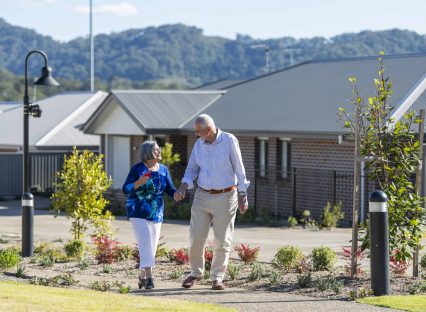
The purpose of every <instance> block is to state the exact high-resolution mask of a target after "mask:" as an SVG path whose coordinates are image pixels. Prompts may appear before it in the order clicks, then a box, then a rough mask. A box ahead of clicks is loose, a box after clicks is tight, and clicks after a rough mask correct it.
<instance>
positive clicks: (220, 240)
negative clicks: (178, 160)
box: [123, 114, 250, 290]
mask: <svg viewBox="0 0 426 312" xmlns="http://www.w3.org/2000/svg"><path fill="white" fill-rule="evenodd" d="M195 134H196V135H197V136H198V137H199V138H198V139H197V141H196V142H195V145H194V148H193V149H192V153H191V156H190V158H189V162H188V167H187V168H186V171H185V175H184V177H183V179H182V184H181V186H180V187H179V189H178V190H176V188H175V187H174V185H173V182H172V179H171V177H170V173H169V171H168V169H167V167H166V166H164V165H162V164H160V163H159V161H160V160H161V149H160V148H159V147H158V145H157V143H156V142H155V141H146V142H144V143H142V144H141V146H140V149H139V151H140V157H141V162H139V163H137V164H135V165H134V166H133V167H132V168H131V169H130V172H129V175H128V177H127V179H126V182H125V183H124V186H123V192H124V193H126V194H128V199H127V217H128V218H129V219H130V221H131V224H132V228H133V232H134V234H135V237H136V240H137V244H138V249H139V257H140V266H139V267H140V275H139V282H138V285H139V289H140V288H142V287H145V289H152V288H154V281H153V275H152V267H154V266H155V252H156V249H157V245H158V240H159V237H160V230H161V223H162V222H163V213H164V200H163V197H164V193H166V194H167V195H169V196H170V197H172V198H174V200H175V201H176V202H179V201H181V200H183V199H184V198H185V195H186V191H187V189H191V188H193V187H194V181H195V180H197V185H198V188H197V190H196V192H195V197H194V200H193V203H192V207H191V222H190V227H189V232H190V235H189V236H190V240H189V262H190V266H191V273H190V274H189V275H188V276H187V277H186V278H185V280H184V281H183V283H182V287H184V288H190V287H192V286H193V285H194V283H195V282H196V281H198V280H200V279H201V277H202V276H203V271H204V245H205V243H206V239H207V235H208V232H209V229H210V225H211V224H212V225H213V233H214V252H213V262H212V265H211V275H210V276H211V282H212V289H214V290H223V289H225V286H224V284H223V279H224V277H225V272H226V267H227V264H228V260H229V253H230V250H231V241H232V236H233V232H234V220H235V215H236V211H237V209H239V210H240V213H242V214H244V213H245V212H246V211H247V209H248V202H247V188H248V186H249V184H250V182H249V181H247V179H246V174H245V170H244V165H243V162H242V158H241V151H240V148H239V145H238V141H237V139H236V138H235V136H233V135H232V134H230V133H226V132H223V131H221V130H220V129H218V128H216V126H215V124H214V121H213V119H212V118H211V117H210V116H208V115H205V114H203V115H200V116H199V117H198V118H196V120H195Z"/></svg>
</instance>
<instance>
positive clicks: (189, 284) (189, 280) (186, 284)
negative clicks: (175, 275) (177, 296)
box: [182, 275, 200, 288]
mask: <svg viewBox="0 0 426 312" xmlns="http://www.w3.org/2000/svg"><path fill="white" fill-rule="evenodd" d="M199 280H200V278H199V277H194V276H191V275H188V277H187V278H185V280H184V281H183V283H182V287H183V288H191V287H192V286H194V284H195V281H199Z"/></svg>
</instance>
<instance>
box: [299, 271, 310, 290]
mask: <svg viewBox="0 0 426 312" xmlns="http://www.w3.org/2000/svg"><path fill="white" fill-rule="evenodd" d="M311 283H312V275H311V273H310V272H309V273H306V274H299V275H298V276H297V285H299V287H300V288H306V287H309V285H311Z"/></svg>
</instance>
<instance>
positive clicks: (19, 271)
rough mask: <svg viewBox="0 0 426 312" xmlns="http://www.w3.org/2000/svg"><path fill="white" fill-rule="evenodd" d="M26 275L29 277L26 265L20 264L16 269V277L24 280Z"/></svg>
mask: <svg viewBox="0 0 426 312" xmlns="http://www.w3.org/2000/svg"><path fill="white" fill-rule="evenodd" d="M25 275H27V267H26V266H25V265H24V264H22V263H21V264H18V265H17V267H16V273H15V276H16V277H17V278H22V277H24V276H25Z"/></svg>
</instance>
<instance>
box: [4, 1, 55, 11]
mask: <svg viewBox="0 0 426 312" xmlns="http://www.w3.org/2000/svg"><path fill="white" fill-rule="evenodd" d="M10 2H12V1H10ZM13 2H15V3H17V4H18V5H19V6H20V7H21V8H24V9H26V8H33V7H43V6H46V5H51V4H53V3H55V2H57V0H15V1H13Z"/></svg>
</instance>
